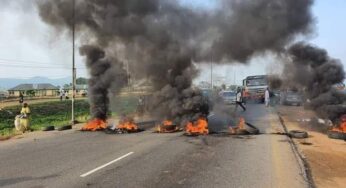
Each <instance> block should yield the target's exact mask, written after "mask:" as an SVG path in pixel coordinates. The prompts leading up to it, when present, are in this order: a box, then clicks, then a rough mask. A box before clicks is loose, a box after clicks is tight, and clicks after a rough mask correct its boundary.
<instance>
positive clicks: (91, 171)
mask: <svg viewBox="0 0 346 188" xmlns="http://www.w3.org/2000/svg"><path fill="white" fill-rule="evenodd" d="M132 154H134V152H130V153H128V154H125V155H123V156H121V157H119V158H117V159H114V160H113V161H111V162H109V163H106V164H104V165H102V166H99V167H97V168H95V169H94V170H90V171H89V172H87V173H85V174H82V175H80V177H82V178H84V177H86V176H88V175H90V174H92V173H94V172H96V171H98V170H101V169H102V168H104V167H106V166H108V165H111V164H113V163H115V162H117V161H119V160H121V159H123V158H125V157H128V156H130V155H132Z"/></svg>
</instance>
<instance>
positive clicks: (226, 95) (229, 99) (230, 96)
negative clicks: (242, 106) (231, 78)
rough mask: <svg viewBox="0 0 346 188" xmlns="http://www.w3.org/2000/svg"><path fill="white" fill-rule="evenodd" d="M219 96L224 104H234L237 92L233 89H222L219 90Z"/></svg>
mask: <svg viewBox="0 0 346 188" xmlns="http://www.w3.org/2000/svg"><path fill="white" fill-rule="evenodd" d="M221 97H222V100H223V102H225V103H226V104H235V101H236V99H237V93H236V92H234V91H223V92H221Z"/></svg>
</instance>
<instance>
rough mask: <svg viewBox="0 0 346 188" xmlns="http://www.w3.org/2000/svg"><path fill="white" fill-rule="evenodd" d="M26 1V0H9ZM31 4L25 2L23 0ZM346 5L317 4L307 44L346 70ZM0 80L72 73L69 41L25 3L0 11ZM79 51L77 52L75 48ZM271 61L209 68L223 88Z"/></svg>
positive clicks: (199, 0) (205, 72)
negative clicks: (313, 23) (310, 44)
mask: <svg viewBox="0 0 346 188" xmlns="http://www.w3.org/2000/svg"><path fill="white" fill-rule="evenodd" d="M0 1H10V0H0ZM11 1H19V2H23V3H24V2H25V0H11ZM26 1H30V0H26ZM180 1H181V3H182V4H183V5H185V6H190V7H193V8H196V9H209V8H211V7H214V6H216V5H217V4H216V3H215V2H216V0H180ZM345 9H346V1H345V0H331V1H326V0H316V2H315V5H314V6H313V14H314V16H315V18H316V31H315V33H314V34H313V35H312V36H310V37H309V38H308V39H306V40H307V41H309V42H311V43H313V44H315V45H317V46H319V47H322V48H325V49H326V50H327V51H328V53H329V55H330V56H331V57H334V58H337V59H340V60H341V61H342V62H343V64H344V66H345V67H346V48H345V47H344V46H343V45H345V44H346V35H345V33H346V24H344V22H345V21H344V18H346V11H344V10H345ZM0 17H1V19H0V78H30V77H34V76H42V77H49V78H61V77H68V76H70V75H71V71H70V69H71V62H72V42H71V40H70V39H67V38H66V37H64V36H56V35H55V34H54V32H52V29H51V28H50V27H49V26H47V25H46V24H45V23H43V22H42V21H41V20H40V18H39V16H38V14H37V12H36V10H35V8H34V7H32V6H30V4H29V3H24V4H23V6H20V7H18V6H14V5H11V4H10V5H9V6H3V7H2V8H1V7H0ZM77 52H78V50H77ZM274 61H275V60H273V59H272V58H271V57H268V56H263V57H258V58H255V59H253V60H252V61H251V63H250V64H249V65H248V66H244V65H227V66H225V65H219V66H217V65H214V66H213V76H214V78H216V79H218V80H221V81H223V82H226V83H227V84H234V83H236V84H240V83H241V80H242V79H244V78H245V77H246V76H247V75H259V74H266V73H267V72H268V71H269V72H273V70H276V67H273V65H274V64H275V62H274ZM76 63H77V76H84V77H85V76H87V70H86V69H85V66H84V64H83V59H82V58H81V57H80V56H79V55H78V53H77V54H76ZM198 67H199V68H200V69H201V73H200V76H199V77H198V78H197V79H196V82H199V81H209V80H210V64H206V65H198Z"/></svg>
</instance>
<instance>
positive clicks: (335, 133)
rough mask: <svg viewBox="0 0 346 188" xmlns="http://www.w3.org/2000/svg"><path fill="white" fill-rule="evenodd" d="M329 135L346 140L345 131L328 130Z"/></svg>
mask: <svg viewBox="0 0 346 188" xmlns="http://www.w3.org/2000/svg"><path fill="white" fill-rule="evenodd" d="M327 135H328V137H329V138H332V139H340V140H346V133H343V132H339V131H328V133H327Z"/></svg>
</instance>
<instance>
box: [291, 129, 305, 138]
mask: <svg viewBox="0 0 346 188" xmlns="http://www.w3.org/2000/svg"><path fill="white" fill-rule="evenodd" d="M288 135H289V136H290V137H291V138H307V137H308V133H307V132H306V131H300V130H292V131H289V132H288Z"/></svg>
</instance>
